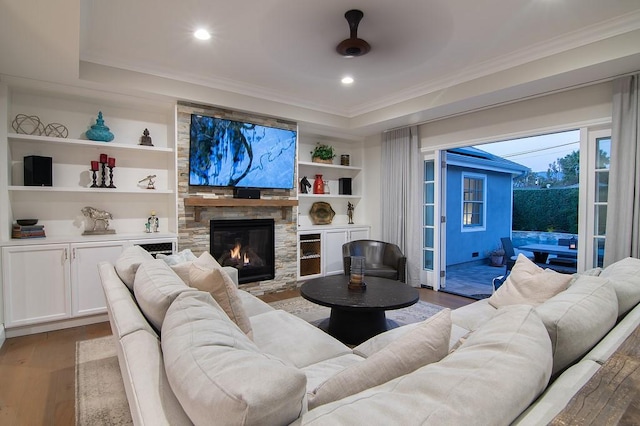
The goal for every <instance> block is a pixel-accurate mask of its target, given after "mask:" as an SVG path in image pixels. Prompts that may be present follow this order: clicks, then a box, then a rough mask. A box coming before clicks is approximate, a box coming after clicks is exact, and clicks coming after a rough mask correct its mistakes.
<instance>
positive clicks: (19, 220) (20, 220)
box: [16, 219, 38, 226]
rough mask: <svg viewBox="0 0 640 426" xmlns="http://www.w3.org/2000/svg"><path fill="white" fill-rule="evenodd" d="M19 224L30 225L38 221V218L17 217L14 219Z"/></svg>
mask: <svg viewBox="0 0 640 426" xmlns="http://www.w3.org/2000/svg"><path fill="white" fill-rule="evenodd" d="M16 222H18V225H20V226H32V225H35V224H36V223H38V219H18V220H16Z"/></svg>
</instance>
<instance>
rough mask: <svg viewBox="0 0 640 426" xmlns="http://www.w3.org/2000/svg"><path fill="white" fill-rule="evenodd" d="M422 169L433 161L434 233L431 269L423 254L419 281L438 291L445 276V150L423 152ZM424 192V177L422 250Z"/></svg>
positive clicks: (424, 245)
mask: <svg viewBox="0 0 640 426" xmlns="http://www.w3.org/2000/svg"><path fill="white" fill-rule="evenodd" d="M423 154H424V155H423V170H424V163H425V162H427V161H433V163H434V194H433V197H434V212H433V215H434V219H433V220H434V235H433V269H432V270H428V269H425V268H424V255H423V259H422V262H421V263H422V265H421V268H420V282H421V283H426V285H427V286H429V287H431V288H433V290H435V291H439V290H440V289H442V288H444V287H445V286H444V283H445V277H444V272H445V271H446V266H445V265H446V254H445V253H446V252H445V250H444V248H445V247H446V245H445V243H446V241H445V239H446V232H445V226H446V223H445V222H444V221H443V220H442V219H443V218H444V217H445V216H444V214H443V212H444V211H445V209H444V205H445V202H446V200H445V198H446V197H445V194H446V192H445V191H444V188H445V186H444V185H445V184H446V182H445V181H446V173H445V170H446V165H445V162H444V159H443V156H444V155H445V151H441V150H436V151H431V152H425V153H423ZM425 193H426V191H425V190H424V179H423V190H422V211H423V216H422V226H423V232H422V249H423V251H424V250H425V247H426V242H425V241H424V240H425V232H424V226H425V217H424V210H425V203H426V200H425V199H424V197H425Z"/></svg>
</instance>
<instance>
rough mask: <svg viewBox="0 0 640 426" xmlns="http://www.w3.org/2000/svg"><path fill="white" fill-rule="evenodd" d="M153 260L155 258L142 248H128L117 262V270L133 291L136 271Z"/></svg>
mask: <svg viewBox="0 0 640 426" xmlns="http://www.w3.org/2000/svg"><path fill="white" fill-rule="evenodd" d="M148 260H153V256H151V254H150V253H149V252H148V251H146V250H145V249H143V248H142V247H140V246H132V247H127V248H126V249H124V250H123V251H122V253H120V256H118V259H117V260H116V264H115V268H116V272H117V273H118V276H119V277H120V279H121V280H122V282H123V283H125V285H126V286H127V287H128V288H129V290H131V291H133V281H134V280H135V277H136V271H137V270H138V267H139V266H140V264H141V263H142V262H146V261H148Z"/></svg>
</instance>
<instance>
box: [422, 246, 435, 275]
mask: <svg viewBox="0 0 640 426" xmlns="http://www.w3.org/2000/svg"><path fill="white" fill-rule="evenodd" d="M423 269H428V270H431V271H433V251H431V250H425V251H424V265H423Z"/></svg>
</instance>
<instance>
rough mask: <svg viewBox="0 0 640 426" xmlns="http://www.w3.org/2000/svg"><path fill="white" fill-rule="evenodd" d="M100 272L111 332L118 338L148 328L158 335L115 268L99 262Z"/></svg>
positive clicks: (150, 331) (147, 329) (151, 332)
mask: <svg viewBox="0 0 640 426" xmlns="http://www.w3.org/2000/svg"><path fill="white" fill-rule="evenodd" d="M98 273H99V274H100V280H101V282H102V288H103V290H104V294H105V298H106V299H107V310H108V313H109V323H110V325H111V332H112V333H113V335H114V336H116V337H117V338H118V339H120V338H122V337H124V336H126V335H127V334H131V333H133V332H134V331H138V330H146V331H148V332H149V333H150V334H152V335H155V336H156V337H157V334H156V332H155V331H154V330H153V328H151V326H150V325H149V323H148V322H147V320H146V318H145V317H144V316H143V315H142V312H140V309H139V308H138V305H137V304H136V301H135V300H134V299H133V295H132V294H131V291H129V289H128V288H127V287H126V286H125V284H124V283H123V282H122V281H121V280H120V278H118V274H117V273H116V270H115V268H114V267H113V266H112V265H111V264H110V263H108V262H100V263H99V264H98Z"/></svg>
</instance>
